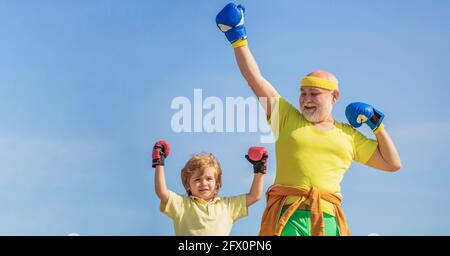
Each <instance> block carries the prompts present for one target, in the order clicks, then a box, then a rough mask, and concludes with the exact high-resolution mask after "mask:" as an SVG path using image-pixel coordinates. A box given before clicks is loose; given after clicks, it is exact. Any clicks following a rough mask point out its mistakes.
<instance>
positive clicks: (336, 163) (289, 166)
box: [269, 97, 378, 215]
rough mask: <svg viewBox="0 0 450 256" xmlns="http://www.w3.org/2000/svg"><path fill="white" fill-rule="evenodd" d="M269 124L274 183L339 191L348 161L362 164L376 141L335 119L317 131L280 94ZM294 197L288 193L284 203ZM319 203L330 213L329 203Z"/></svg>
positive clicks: (290, 201) (330, 205) (332, 209)
mask: <svg viewBox="0 0 450 256" xmlns="http://www.w3.org/2000/svg"><path fill="white" fill-rule="evenodd" d="M269 123H270V125H271V127H272V131H273V134H274V136H275V137H276V138H277V140H276V143H275V151H276V159H277V167H276V168H277V169H276V170H277V171H276V177H275V184H281V185H286V186H294V187H301V188H306V189H309V188H311V187H316V188H318V189H320V190H323V191H327V192H333V193H339V194H340V192H341V187H340V183H341V181H342V179H343V177H344V173H345V172H346V171H347V169H348V168H349V167H350V165H351V163H352V161H353V160H355V161H357V162H359V163H363V164H364V163H366V162H367V161H368V160H369V159H370V157H371V156H372V154H373V153H374V152H375V149H376V148H377V146H378V142H377V141H376V140H373V139H369V138H367V137H365V136H364V135H363V134H361V133H360V132H359V131H357V130H356V129H354V128H353V127H351V126H350V125H348V124H344V123H340V122H335V127H334V128H332V129H331V130H328V131H319V130H317V128H316V127H315V126H314V125H313V124H312V123H311V122H309V121H308V120H306V119H305V117H304V116H303V114H302V113H300V111H299V110H298V109H296V108H295V107H294V106H292V105H291V104H289V103H288V102H287V101H286V100H285V99H283V98H282V97H279V98H278V100H277V103H276V105H275V107H274V109H273V111H272V115H271V117H270V119H269ZM297 198H298V197H293V196H290V197H288V198H287V200H286V202H285V204H292V203H293V202H294V201H295V200H296V199H297ZM306 203H307V204H308V203H309V202H306ZM320 203H321V208H322V211H323V212H326V213H328V214H331V215H334V206H333V205H332V204H331V203H329V202H326V201H324V200H321V201H320Z"/></svg>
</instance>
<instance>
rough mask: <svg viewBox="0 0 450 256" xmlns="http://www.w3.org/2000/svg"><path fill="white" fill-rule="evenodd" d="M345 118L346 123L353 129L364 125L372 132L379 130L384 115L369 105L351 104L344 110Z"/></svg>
mask: <svg viewBox="0 0 450 256" xmlns="http://www.w3.org/2000/svg"><path fill="white" fill-rule="evenodd" d="M345 116H346V117H347V120H348V122H349V123H350V124H351V125H352V126H353V127H355V128H358V127H360V126H361V125H362V124H363V123H366V124H367V125H368V126H369V127H370V129H372V131H374V132H375V131H377V130H381V129H379V128H382V126H383V125H382V124H383V119H384V114H383V113H381V112H380V111H379V110H377V109H375V108H373V107H372V106H370V105H369V104H366V103H362V102H354V103H351V104H349V105H348V106H347V108H345Z"/></svg>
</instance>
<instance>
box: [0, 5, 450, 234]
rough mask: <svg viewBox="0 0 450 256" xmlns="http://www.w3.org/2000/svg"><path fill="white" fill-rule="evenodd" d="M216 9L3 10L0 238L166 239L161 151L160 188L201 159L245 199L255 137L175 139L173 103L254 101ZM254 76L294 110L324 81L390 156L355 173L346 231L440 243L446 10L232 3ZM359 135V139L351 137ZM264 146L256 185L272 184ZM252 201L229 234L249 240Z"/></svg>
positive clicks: (449, 189) (449, 58)
mask: <svg viewBox="0 0 450 256" xmlns="http://www.w3.org/2000/svg"><path fill="white" fill-rule="evenodd" d="M226 3H227V1H207V0H203V1H200V0H196V1H162V0H161V1H144V0H142V1H126V2H125V1H119V0H98V1H87V0H80V1H68V0H66V1H48V0H40V1H31V0H29V1H21V0H14V1H13V0H10V1H6V0H0V38H1V39H0V120H1V125H0V205H1V206H0V235H66V234H68V233H73V232H75V233H79V234H81V235H173V234H174V232H173V228H172V224H171V221H170V219H169V218H167V217H166V216H165V215H163V214H162V213H160V212H159V201H158V200H157V197H156V195H155V194H154V189H153V176H154V175H153V174H154V171H153V169H152V168H151V167H150V162H151V159H150V154H151V147H152V145H153V143H154V141H155V140H157V139H161V138H164V139H167V140H169V141H170V142H171V145H172V147H173V153H172V154H171V156H170V158H169V159H168V160H167V161H168V162H167V168H166V169H167V171H166V173H167V183H168V186H169V187H170V188H171V189H172V190H174V191H176V192H179V193H182V192H183V188H182V185H181V180H180V175H179V173H180V169H181V168H182V166H183V165H184V163H185V162H186V160H187V159H188V158H189V156H190V155H191V154H192V153H195V152H201V151H206V152H212V153H214V154H215V155H216V156H217V158H218V159H219V160H220V161H221V163H222V166H223V169H224V173H223V179H224V188H223V189H222V191H221V194H222V195H234V194H240V193H245V192H247V191H248V189H249V187H250V183H251V178H252V172H251V168H250V166H249V164H248V163H247V162H246V160H245V159H244V158H243V155H244V153H245V152H246V150H247V148H248V147H249V146H251V145H260V144H259V136H260V135H261V134H259V133H250V132H245V133H212V134H208V133H174V132H173V131H172V130H171V126H170V120H171V118H172V115H173V114H174V113H175V112H176V111H175V110H173V109H171V108H170V103H171V101H172V100H173V99H174V98H175V97H177V96H184V97H188V98H190V99H193V90H194V88H202V89H203V95H204V97H207V96H216V97H219V98H221V99H225V97H237V96H242V97H249V96H251V95H252V93H251V91H250V89H249V88H248V87H247V85H246V83H245V81H244V80H243V79H242V78H241V76H240V74H239V72H238V69H237V67H236V65H235V60H234V57H233V52H232V50H231V48H230V46H229V44H228V42H227V41H226V39H225V38H224V36H223V35H222V33H221V32H220V31H218V29H217V27H216V25H215V15H216V14H217V12H218V11H219V10H220V9H221V8H222V7H223V6H224V5H225V4H226ZM244 4H245V5H246V8H247V20H246V26H247V31H248V36H249V42H250V45H251V47H252V50H253V52H254V55H255V57H256V59H257V61H258V63H259V64H260V68H261V70H262V72H263V74H264V75H265V77H266V78H267V79H268V80H269V81H271V82H272V84H273V85H274V86H275V87H276V88H277V89H278V91H279V92H280V93H281V94H282V95H283V96H284V97H285V98H287V99H288V101H290V102H291V103H293V104H294V105H295V106H297V105H298V103H297V102H298V101H297V97H298V81H299V79H300V78H301V77H302V76H303V75H305V74H307V73H309V72H310V71H312V70H315V69H325V70H329V71H331V72H333V73H335V74H336V75H337V76H338V78H339V80H340V83H341V99H340V101H339V102H338V103H337V105H336V106H335V108H334V113H335V116H336V118H337V119H338V120H340V121H345V117H344V109H345V106H346V105H347V104H348V103H350V102H352V101H357V100H358V101H365V102H368V103H371V104H373V105H374V106H376V107H377V108H379V109H380V110H382V111H383V112H384V113H385V114H386V127H387V129H388V131H390V133H391V135H392V137H393V139H394V141H395V142H396V144H397V146H398V149H399V151H400V154H401V157H402V162H403V168H402V170H401V171H400V172H398V173H395V174H388V173H384V172H381V171H376V170H374V169H371V168H369V167H365V166H363V165H359V164H354V165H352V167H351V168H350V169H349V170H348V172H347V174H346V176H345V179H344V181H343V183H342V186H343V189H342V190H343V193H344V203H343V207H344V211H345V213H346V217H347V219H348V222H349V226H350V229H351V231H352V233H353V234H354V235H367V234H369V233H378V234H381V235H450V221H449V220H448V216H449V215H450V206H449V205H450V204H449V201H450V200H449V199H450V198H449V196H450V186H449V185H448V182H449V180H450V174H449V171H450V157H448V152H449V150H448V145H449V143H450V112H449V111H448V103H447V101H448V97H449V96H450V89H449V85H450V78H449V73H450V29H449V27H450V16H449V15H448V11H449V10H450V3H449V1H437V0H435V1H425V0H423V1H400V0H399V1H391V0H386V1H384V0H383V1H332V0H319V1H244ZM362 132H363V133H365V134H366V135H367V136H372V135H371V134H370V131H369V130H368V129H367V128H366V127H364V128H363V129H362ZM265 146H266V147H268V148H269V150H270V154H271V158H270V163H269V173H270V175H268V176H267V178H268V182H267V183H266V187H267V186H268V185H269V184H270V183H271V182H272V180H273V177H274V176H273V174H274V173H275V168H274V167H275V157H274V146H273V144H268V145H265ZM264 205H265V203H264V200H261V201H260V202H258V203H257V204H256V205H254V206H252V207H251V208H250V214H249V216H248V217H247V218H244V219H242V220H239V221H238V222H236V224H235V226H234V228H233V231H232V235H255V234H257V231H258V225H259V222H260V217H261V214H262V211H263V208H264Z"/></svg>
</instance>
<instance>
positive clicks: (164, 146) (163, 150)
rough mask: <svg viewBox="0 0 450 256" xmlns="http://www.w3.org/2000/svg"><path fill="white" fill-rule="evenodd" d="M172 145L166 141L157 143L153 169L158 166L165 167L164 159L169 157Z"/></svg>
mask: <svg viewBox="0 0 450 256" xmlns="http://www.w3.org/2000/svg"><path fill="white" fill-rule="evenodd" d="M169 153H170V145H169V143H168V142H166V141H164V140H160V141H158V142H156V143H155V146H154V147H153V152H152V159H153V160H152V167H153V168H155V167H156V166H158V165H161V166H164V159H166V158H167V157H168V156H169Z"/></svg>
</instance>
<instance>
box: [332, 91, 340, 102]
mask: <svg viewBox="0 0 450 256" xmlns="http://www.w3.org/2000/svg"><path fill="white" fill-rule="evenodd" d="M331 94H332V95H333V100H332V103H333V104H336V102H337V101H338V100H339V91H337V90H334V91H333V92H332V93H331Z"/></svg>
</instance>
